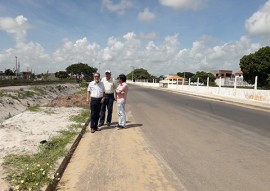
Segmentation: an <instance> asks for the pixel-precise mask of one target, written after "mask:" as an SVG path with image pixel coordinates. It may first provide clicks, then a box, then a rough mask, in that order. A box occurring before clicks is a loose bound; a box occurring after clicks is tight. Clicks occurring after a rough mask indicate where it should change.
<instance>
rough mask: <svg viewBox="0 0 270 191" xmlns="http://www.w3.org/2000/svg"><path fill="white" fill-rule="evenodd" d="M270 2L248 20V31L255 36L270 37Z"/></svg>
mask: <svg viewBox="0 0 270 191" xmlns="http://www.w3.org/2000/svg"><path fill="white" fill-rule="evenodd" d="M269 24H270V0H268V2H266V3H265V5H264V6H263V7H262V8H261V9H260V10H258V11H257V12H255V13H254V14H253V15H252V16H251V17H250V18H249V19H247V20H246V25H245V26H246V29H247V30H248V32H249V34H251V35H253V36H264V35H266V36H270V27H269Z"/></svg>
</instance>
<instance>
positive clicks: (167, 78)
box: [160, 74, 184, 84]
mask: <svg viewBox="0 0 270 191" xmlns="http://www.w3.org/2000/svg"><path fill="white" fill-rule="evenodd" d="M183 79H184V78H182V77H180V76H177V75H172V74H169V75H166V76H165V78H164V79H163V80H161V81H160V83H168V84H176V83H177V82H178V83H179V82H182V80H183Z"/></svg>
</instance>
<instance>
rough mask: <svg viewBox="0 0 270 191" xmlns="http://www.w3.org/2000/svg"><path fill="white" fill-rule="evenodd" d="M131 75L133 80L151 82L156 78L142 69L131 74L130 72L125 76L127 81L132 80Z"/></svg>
mask: <svg viewBox="0 0 270 191" xmlns="http://www.w3.org/2000/svg"><path fill="white" fill-rule="evenodd" d="M132 75H133V80H138V79H140V80H149V81H151V80H153V79H157V77H156V76H153V75H151V74H149V73H148V71H147V70H145V69H143V68H139V69H135V70H133V71H132V72H130V73H129V74H127V79H129V80H131V79H132Z"/></svg>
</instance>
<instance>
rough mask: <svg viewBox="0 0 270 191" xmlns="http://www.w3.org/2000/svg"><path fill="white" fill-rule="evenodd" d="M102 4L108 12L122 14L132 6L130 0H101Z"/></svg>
mask: <svg viewBox="0 0 270 191" xmlns="http://www.w3.org/2000/svg"><path fill="white" fill-rule="evenodd" d="M102 5H103V6H104V7H105V8H106V9H108V10H109V11H110V12H116V13H118V14H121V15H122V14H124V13H125V10H126V9H129V8H131V7H132V6H133V3H132V1H131V0H121V1H120V2H119V3H115V4H114V3H113V2H112V0H102Z"/></svg>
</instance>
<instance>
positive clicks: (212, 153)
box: [127, 85, 270, 191]
mask: <svg viewBox="0 0 270 191" xmlns="http://www.w3.org/2000/svg"><path fill="white" fill-rule="evenodd" d="M127 110H128V111H131V113H132V116H133V118H134V120H135V121H136V123H140V124H142V126H141V127H140V128H141V131H142V134H143V136H144V138H145V140H146V141H147V142H148V144H149V145H151V146H152V147H153V148H154V149H155V150H156V152H157V153H158V154H159V155H160V156H161V157H162V158H163V159H164V161H165V162H166V163H167V165H168V166H169V167H170V168H171V170H172V171H173V172H174V173H175V175H176V176H177V178H178V179H179V180H180V181H181V182H182V183H183V185H184V186H185V187H186V189H187V190H208V191H212V190H213V191H218V190H230V191H231V190H237V191H241V190H243V191H248V190H252V191H253V190H256V191H269V190H270V112H269V111H267V110H263V109H256V108H252V107H242V106H241V105H236V104H230V103H225V102H222V101H214V100H210V99H209V100H208V99H201V98H198V97H194V96H187V95H181V94H177V93H172V92H166V91H160V90H156V89H149V88H144V87H139V86H134V85H130V88H129V95H128V103H127Z"/></svg>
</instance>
